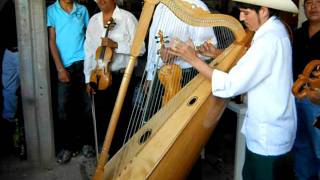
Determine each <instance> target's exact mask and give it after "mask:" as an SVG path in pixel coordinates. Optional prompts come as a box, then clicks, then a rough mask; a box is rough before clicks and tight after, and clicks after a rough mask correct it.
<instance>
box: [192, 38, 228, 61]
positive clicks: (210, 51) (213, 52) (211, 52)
mask: <svg viewBox="0 0 320 180" xmlns="http://www.w3.org/2000/svg"><path fill="white" fill-rule="evenodd" d="M197 52H198V53H199V54H201V55H203V56H207V57H212V58H216V57H217V56H219V55H220V54H221V53H222V50H220V49H217V48H216V47H214V45H213V44H211V43H209V42H207V41H206V42H204V43H203V44H202V45H200V46H198V47H197Z"/></svg>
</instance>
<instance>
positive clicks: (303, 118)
mask: <svg viewBox="0 0 320 180" xmlns="http://www.w3.org/2000/svg"><path fill="white" fill-rule="evenodd" d="M304 12H305V15H306V17H307V21H306V22H304V23H303V24H302V27H301V28H299V29H298V30H297V31H296V32H295V33H294V41H293V78H294V79H297V78H298V75H299V74H300V73H302V71H303V69H304V67H305V66H306V65H307V64H308V63H309V62H311V61H312V60H315V59H320V53H319V52H320V46H319V44H320V0H305V1H304ZM313 94H314V95H315V96H312V97H309V98H310V99H309V98H304V99H300V100H299V99H296V106H297V115H298V129H297V137H296V140H295V144H294V148H293V152H294V153H293V154H294V160H295V165H294V167H295V173H296V176H297V179H299V180H300V179H320V129H317V128H316V127H314V126H313V124H314V122H316V119H317V117H318V118H320V101H319V98H320V94H319V93H317V92H314V93H313ZM319 122H320V121H319Z"/></svg>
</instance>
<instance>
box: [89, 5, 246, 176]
mask: <svg viewBox="0 0 320 180" xmlns="http://www.w3.org/2000/svg"><path fill="white" fill-rule="evenodd" d="M158 3H163V4H164V5H166V6H167V7H168V8H169V9H170V10H171V11H172V12H173V13H174V14H175V15H176V16H177V17H179V18H180V19H181V20H183V21H184V22H186V23H187V24H190V25H193V26H203V27H213V26H217V27H226V28H228V29H230V31H231V32H232V34H233V35H234V39H235V41H234V42H233V43H232V44H231V45H230V46H228V47H227V48H226V49H225V50H224V52H223V53H222V54H221V55H220V56H218V57H217V58H216V59H215V60H214V61H212V62H211V63H210V65H211V66H212V67H214V68H217V69H220V70H223V71H228V70H229V69H230V68H231V67H232V66H233V65H234V64H235V63H236V62H237V60H239V58H240V57H241V56H242V55H243V54H244V53H245V51H246V49H247V46H248V44H249V43H250V41H251V37H252V34H250V35H249V33H246V32H245V31H244V29H243V27H242V25H241V24H240V23H239V21H237V20H236V19H235V18H233V17H230V16H228V15H222V14H211V13H208V12H206V11H203V10H201V9H200V8H194V7H193V6H192V5H190V4H189V3H186V2H185V1H181V0H145V2H144V6H143V9H142V12H141V15H140V19H139V24H138V27H137V31H136V35H135V39H134V42H133V45H132V50H131V57H130V61H129V64H128V66H127V68H126V70H125V74H124V77H123V80H122V83H121V87H120V90H119V94H118V97H117V100H116V103H115V107H114V110H113V113H112V116H111V119H110V123H109V127H108V130H107V134H106V137H105V141H104V144H103V148H102V152H101V155H100V158H99V161H98V163H97V168H96V172H95V175H94V177H93V179H95V180H101V179H108V180H109V179H125V180H127V179H174V180H176V179H183V178H185V177H186V176H187V175H188V172H189V171H190V169H191V167H192V165H193V163H194V162H195V161H196V159H197V158H198V155H199V154H200V152H201V149H202V148H203V146H204V145H205V144H206V142H207V140H208V138H209V137H210V135H211V133H212V131H213V129H214V128H215V126H216V124H217V122H218V119H219V118H220V116H221V114H222V112H223V111H224V109H225V106H226V103H227V100H225V99H220V98H217V97H213V96H212V95H211V82H209V81H208V80H207V79H205V78H204V77H203V76H201V75H197V76H196V77H195V78H194V79H193V80H192V81H190V82H189V83H188V84H187V85H186V86H185V87H184V88H183V89H182V90H181V91H180V92H179V93H178V94H177V95H175V97H174V98H173V99H172V100H170V101H169V102H168V103H167V104H166V105H165V106H164V107H162V108H161V109H160V110H159V111H158V112H157V113H156V114H155V115H153V116H152V118H151V119H150V120H149V121H148V122H147V123H146V124H144V125H143V126H142V127H141V128H140V129H139V130H138V131H137V132H135V134H134V135H133V136H132V137H131V138H130V139H129V140H128V141H127V142H126V143H125V144H124V145H123V146H122V148H121V149H120V150H119V151H118V152H117V153H116V154H115V155H114V156H113V157H112V159H110V160H109V161H108V162H107V159H108V151H109V148H110V144H111V141H112V137H113V133H114V131H115V125H116V124H117V121H118V118H119V115H120V111H121V107H122V104H123V100H124V97H125V95H126V91H127V88H128V84H129V82H130V78H131V75H132V71H133V68H134V65H135V61H136V57H137V56H138V55H139V53H140V49H141V44H142V42H143V41H144V39H145V36H146V33H147V30H148V27H149V24H150V20H151V18H152V14H153V11H154V8H155V6H156V4H158Z"/></svg>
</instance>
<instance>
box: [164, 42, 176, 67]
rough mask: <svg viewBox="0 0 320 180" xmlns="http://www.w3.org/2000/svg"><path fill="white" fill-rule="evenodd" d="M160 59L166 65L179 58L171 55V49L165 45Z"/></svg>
mask: <svg viewBox="0 0 320 180" xmlns="http://www.w3.org/2000/svg"><path fill="white" fill-rule="evenodd" d="M160 57H161V59H162V61H163V62H164V63H167V62H172V61H174V59H176V58H177V56H175V55H173V54H170V53H169V48H166V47H165V46H164V45H162V46H161V49H160Z"/></svg>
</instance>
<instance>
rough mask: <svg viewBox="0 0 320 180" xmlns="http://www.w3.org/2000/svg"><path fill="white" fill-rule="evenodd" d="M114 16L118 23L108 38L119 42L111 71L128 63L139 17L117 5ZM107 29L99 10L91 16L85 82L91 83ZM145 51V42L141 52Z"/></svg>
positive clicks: (87, 33) (87, 39) (110, 31)
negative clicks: (98, 51)
mask: <svg viewBox="0 0 320 180" xmlns="http://www.w3.org/2000/svg"><path fill="white" fill-rule="evenodd" d="M112 18H113V20H114V22H115V23H116V25H115V26H114V28H112V29H111V30H109V33H108V38H110V39H112V40H113V41H115V42H117V43H118V48H116V49H115V50H114V53H113V57H112V63H111V67H110V68H111V71H117V70H120V69H122V68H125V67H126V66H127V65H128V62H129V57H130V49H131V45H132V42H133V39H134V34H135V31H136V26H137V24H138V21H137V19H136V18H135V17H134V15H133V14H131V13H130V12H128V11H126V10H124V9H120V8H119V7H116V8H115V10H114V12H113V14H112ZM105 33H106V29H105V28H104V26H103V14H102V12H99V13H97V14H95V15H94V16H92V17H91V18H90V21H89V24H88V28H87V32H86V40H85V44H84V47H85V61H84V70H83V71H84V74H85V82H86V83H89V81H90V75H91V71H92V70H93V69H95V68H96V59H95V55H96V50H97V48H98V47H99V46H101V37H105ZM144 52H145V45H144V43H143V45H142V49H141V54H143V53H144Z"/></svg>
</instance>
